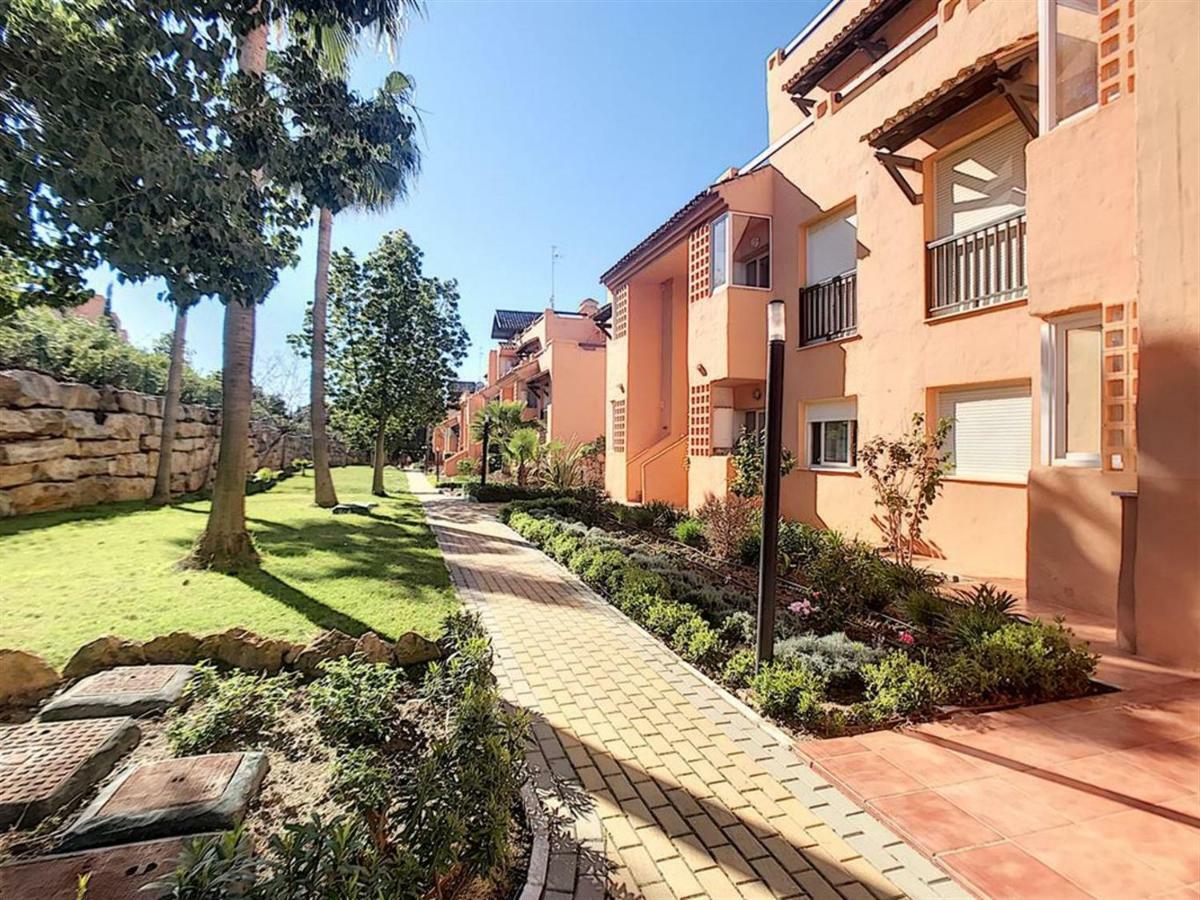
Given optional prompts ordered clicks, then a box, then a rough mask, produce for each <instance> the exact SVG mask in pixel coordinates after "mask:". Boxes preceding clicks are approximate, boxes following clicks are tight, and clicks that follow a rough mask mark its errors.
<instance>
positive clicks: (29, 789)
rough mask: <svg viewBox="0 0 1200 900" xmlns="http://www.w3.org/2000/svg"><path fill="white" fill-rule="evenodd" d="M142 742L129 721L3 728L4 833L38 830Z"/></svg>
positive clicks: (0, 813) (0, 786)
mask: <svg viewBox="0 0 1200 900" xmlns="http://www.w3.org/2000/svg"><path fill="white" fill-rule="evenodd" d="M141 738H142V733H141V731H140V730H139V729H138V727H137V724H136V723H135V722H134V721H133V719H128V718H119V719H85V720H81V721H75V722H27V723H26V724H24V725H0V748H3V749H2V750H0V772H2V773H3V778H2V779H0V829H4V828H7V827H9V826H10V825H18V826H19V827H21V828H32V827H33V826H35V825H37V824H38V823H39V822H40V821H42V819H44V818H46V817H47V816H49V815H52V814H53V813H54V812H56V811H57V810H58V809H60V808H61V807H62V806H64V805H65V804H67V803H69V802H71V801H72V800H74V799H75V798H77V797H78V796H80V795H81V794H83V793H85V792H86V791H87V790H88V789H89V788H91V787H92V785H94V784H96V782H98V781H99V780H100V779H102V778H103V777H104V776H105V775H107V774H108V773H109V772H110V771H112V767H113V765H114V764H115V763H116V762H117V760H118V759H120V758H121V757H122V756H124V755H125V754H126V753H128V752H129V751H130V750H132V749H133V748H134V747H136V746H137V744H138V741H140V740H141Z"/></svg>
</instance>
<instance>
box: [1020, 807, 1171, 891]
mask: <svg viewBox="0 0 1200 900" xmlns="http://www.w3.org/2000/svg"><path fill="white" fill-rule="evenodd" d="M1015 842H1016V843H1017V845H1018V846H1020V847H1021V848H1022V849H1023V850H1025V851H1027V852H1028V853H1029V854H1030V855H1032V856H1034V857H1036V858H1037V859H1039V860H1041V861H1042V862H1043V863H1045V864H1046V865H1047V866H1049V867H1050V868H1052V869H1054V870H1055V871H1056V872H1059V873H1060V874H1062V875H1063V876H1064V877H1065V878H1068V879H1070V880H1071V881H1072V882H1074V883H1075V884H1076V885H1078V886H1079V887H1081V888H1083V889H1084V890H1085V891H1087V892H1088V893H1089V894H1091V895H1092V896H1094V897H1097V898H1100V900H1106V898H1109V897H1112V898H1114V900H1131V898H1134V897H1152V896H1154V895H1156V894H1161V893H1163V892H1164V891H1169V890H1174V889H1175V888H1178V887H1181V886H1182V885H1181V882H1180V881H1179V880H1178V879H1175V878H1172V877H1170V876H1169V875H1165V874H1163V873H1162V872H1160V871H1158V870H1157V869H1152V868H1151V867H1150V866H1148V865H1146V864H1145V863H1144V862H1142V861H1141V860H1138V859H1135V858H1134V857H1133V856H1131V855H1130V854H1129V853H1127V852H1125V848H1124V847H1123V846H1122V845H1121V844H1113V843H1110V842H1109V841H1106V840H1104V839H1103V838H1101V837H1099V836H1098V835H1096V834H1095V833H1093V832H1090V831H1085V830H1084V829H1082V828H1080V827H1079V826H1077V825H1065V826H1063V827H1061V828H1051V829H1048V830H1047V831H1039V832H1037V833H1036V834H1027V835H1024V836H1023V837H1019V838H1016V839H1015Z"/></svg>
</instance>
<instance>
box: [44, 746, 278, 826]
mask: <svg viewBox="0 0 1200 900" xmlns="http://www.w3.org/2000/svg"><path fill="white" fill-rule="evenodd" d="M266 774H267V757H266V754H265V753H258V752H250V753H210V754H207V755H205V756H187V757H183V758H182V759H166V760H160V761H158V762H151V763H143V764H141V765H139V766H135V767H134V768H132V769H130V770H129V771H127V772H124V773H123V774H122V775H120V776H119V777H118V778H117V779H116V780H115V781H113V783H112V784H110V785H109V786H108V787H106V788H105V789H104V790H103V791H101V792H100V794H99V796H97V797H96V799H95V800H93V801H92V803H91V804H90V805H89V806H88V807H87V809H85V810H84V811H83V813H82V814H81V815H80V816H79V818H78V819H76V820H75V822H74V823H73V824H72V825H71V826H70V828H68V829H67V831H66V832H65V833H64V835H63V841H62V848H63V849H64V850H83V849H87V848H90V847H102V846H109V845H112V844H121V843H126V842H128V841H138V840H149V839H151V838H164V837H174V836H176V835H185V834H198V833H200V832H204V831H225V830H227V829H229V828H233V827H234V826H236V825H237V824H238V823H239V822H241V821H242V819H243V818H244V817H245V815H246V808H247V807H248V806H249V805H250V801H252V800H253V799H254V797H255V796H256V795H257V794H258V789H259V787H260V786H261V785H262V780H263V778H264V777H265V776H266Z"/></svg>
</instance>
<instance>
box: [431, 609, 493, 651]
mask: <svg viewBox="0 0 1200 900" xmlns="http://www.w3.org/2000/svg"><path fill="white" fill-rule="evenodd" d="M486 637H487V629H485V628H484V627H483V617H482V616H480V615H479V613H477V612H476V611H475V610H473V609H460V610H455V611H454V612H451V613H447V614H446V617H445V618H444V619H442V636H441V637H440V638H438V644H440V645H441V647H442V649H443V650H444V651H445V652H446V655H447V656H448V655H450V654H451V653H456V652H457V651H459V650H461V649H462V648H463V646H464V645H465V644H466V643H467V641H469V640H471V639H473V638H486Z"/></svg>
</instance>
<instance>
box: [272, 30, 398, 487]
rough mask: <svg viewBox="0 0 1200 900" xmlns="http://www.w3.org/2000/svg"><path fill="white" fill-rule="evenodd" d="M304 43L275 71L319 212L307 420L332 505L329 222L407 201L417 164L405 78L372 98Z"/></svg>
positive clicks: (301, 169) (306, 186) (317, 478)
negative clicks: (328, 369)
mask: <svg viewBox="0 0 1200 900" xmlns="http://www.w3.org/2000/svg"><path fill="white" fill-rule="evenodd" d="M321 62H322V59H321V58H320V57H318V56H317V55H316V54H315V53H313V52H312V51H311V50H309V49H308V48H306V47H304V46H296V47H294V48H292V49H291V50H290V51H289V52H287V53H285V54H283V56H282V59H281V63H280V65H279V71H280V75H281V78H282V80H283V83H284V86H285V89H286V90H287V94H288V108H289V110H290V112H291V116H292V118H291V125H292V129H293V132H294V133H295V134H296V135H297V136H296V138H295V140H294V141H293V143H292V149H293V153H292V160H293V177H294V178H295V180H296V182H297V184H298V186H299V189H300V191H301V193H302V195H303V197H304V199H305V201H306V202H307V203H308V204H309V205H310V206H315V207H316V208H317V221H318V224H317V271H316V279H315V285H314V290H313V302H312V306H311V316H310V321H309V328H310V332H311V334H310V341H309V343H308V351H309V356H310V358H311V363H312V371H311V378H310V390H309V393H310V399H309V417H310V420H311V428H312V444H313V483H314V491H315V501H316V504H317V505H318V506H323V507H331V506H334V505H336V504H337V493H336V492H335V490H334V486H333V476H332V473H331V472H330V466H329V433H328V428H327V424H328V423H327V419H328V416H327V411H326V404H325V360H326V337H325V335H326V319H327V307H328V293H329V258H330V248H331V245H332V238H333V219H334V216H336V215H337V214H338V213H340V212H342V210H344V209H346V208H348V207H359V208H366V209H371V210H381V209H384V208H386V207H388V206H390V205H391V204H393V203H395V202H397V201H398V200H400V199H402V198H403V197H404V196H406V194H407V192H408V186H409V184H410V182H411V180H412V179H413V178H414V177H415V175H416V173H417V170H418V168H419V166H420V151H419V149H418V147H417V144H416V140H415V133H416V116H415V113H414V110H413V107H412V103H411V84H410V82H409V80H408V78H407V77H405V76H404V75H402V74H400V73H399V72H393V73H391V75H389V76H388V77H387V79H385V82H384V86H383V87H382V88H381V89H380V91H379V92H378V94H377V95H376V96H375V97H374V98H373V99H371V100H364V99H362V98H361V97H359V96H358V95H357V94H356V93H354V92H353V91H351V90H349V88H348V87H347V85H346V81H345V76H344V73H343V72H339V71H336V70H334V71H333V72H330V71H329V68H328V67H327V66H326V67H322V65H321Z"/></svg>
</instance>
